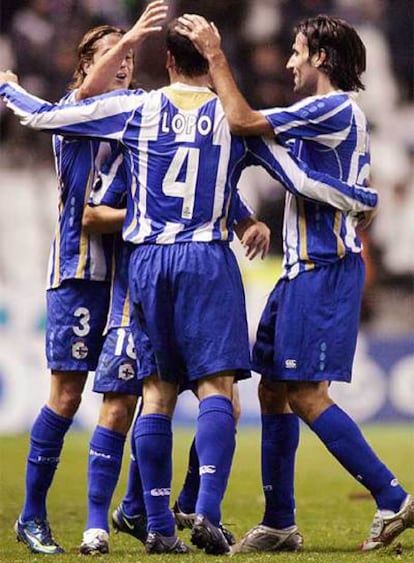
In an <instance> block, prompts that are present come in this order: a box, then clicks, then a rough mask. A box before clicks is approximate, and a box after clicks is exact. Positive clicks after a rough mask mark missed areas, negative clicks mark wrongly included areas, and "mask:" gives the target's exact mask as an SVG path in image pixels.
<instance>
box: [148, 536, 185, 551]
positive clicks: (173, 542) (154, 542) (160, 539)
mask: <svg viewBox="0 0 414 563" xmlns="http://www.w3.org/2000/svg"><path fill="white" fill-rule="evenodd" d="M145 551H146V552H147V553H191V549H190V548H189V547H188V545H186V544H185V543H184V542H183V541H182V540H180V538H177V536H162V535H161V534H160V533H158V532H148V536H147V541H146V542H145Z"/></svg>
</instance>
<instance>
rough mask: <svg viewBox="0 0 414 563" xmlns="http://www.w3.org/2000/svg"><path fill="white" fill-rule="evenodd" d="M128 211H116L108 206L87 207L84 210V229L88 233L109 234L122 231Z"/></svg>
mask: <svg viewBox="0 0 414 563" xmlns="http://www.w3.org/2000/svg"><path fill="white" fill-rule="evenodd" d="M125 215H126V209H115V208H113V207H109V206H107V205H97V206H92V205H86V206H85V209H84V210H83V216H82V227H83V228H84V229H85V231H86V232H87V233H96V234H99V233H100V234H107V233H118V232H120V231H121V230H122V225H123V224H124V220H125Z"/></svg>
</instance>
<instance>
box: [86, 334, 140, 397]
mask: <svg viewBox="0 0 414 563" xmlns="http://www.w3.org/2000/svg"><path fill="white" fill-rule="evenodd" d="M93 391H95V392H96V393H122V394H125V395H138V396H141V394H142V382H140V381H138V377H137V362H136V354H135V348H134V341H133V339H132V334H131V330H130V328H129V327H125V328H112V329H111V330H110V331H109V332H108V334H107V335H106V338H105V342H104V345H103V348H102V352H101V355H100V356H99V362H98V367H97V368H96V372H95V379H94V382H93Z"/></svg>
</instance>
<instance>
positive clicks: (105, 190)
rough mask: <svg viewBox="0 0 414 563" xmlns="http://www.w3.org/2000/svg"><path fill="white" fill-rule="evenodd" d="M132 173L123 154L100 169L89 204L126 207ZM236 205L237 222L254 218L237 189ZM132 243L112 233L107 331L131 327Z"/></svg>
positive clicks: (116, 207)
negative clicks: (130, 281) (129, 288)
mask: <svg viewBox="0 0 414 563" xmlns="http://www.w3.org/2000/svg"><path fill="white" fill-rule="evenodd" d="M130 185H131V175H130V174H129V170H128V168H127V167H126V166H124V165H123V155H122V154H120V155H119V157H118V158H116V159H115V160H114V162H113V163H112V165H111V166H110V168H109V169H108V170H101V171H100V172H99V176H98V179H97V181H96V183H95V185H94V186H93V187H92V191H91V195H90V198H89V205H92V206H98V205H106V206H108V207H113V208H115V209H121V208H124V207H125V206H126V198H127V193H128V190H129V188H130ZM235 195H236V197H235V204H234V217H235V222H236V223H239V222H241V221H243V220H244V219H246V218H248V217H251V216H252V214H253V212H252V210H251V209H250V207H249V206H248V205H247V203H246V202H245V201H244V200H243V198H242V197H241V194H240V193H239V192H237V193H236V194H235ZM131 249H132V246H131V245H129V244H125V243H124V241H123V240H122V237H121V234H120V233H119V235H118V234H115V235H114V236H113V253H112V278H111V294H110V304H109V311H108V320H107V324H106V327H105V333H107V332H108V331H109V330H110V329H113V328H119V327H124V328H125V327H128V326H129V321H130V320H129V307H130V305H129V291H128V266H129V256H130V253H131Z"/></svg>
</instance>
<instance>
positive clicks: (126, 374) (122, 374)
mask: <svg viewBox="0 0 414 563" xmlns="http://www.w3.org/2000/svg"><path fill="white" fill-rule="evenodd" d="M134 377H135V366H134V365H133V364H132V363H131V362H123V363H122V364H121V365H120V366H119V370H118V379H122V381H129V380H130V379H133V378H134Z"/></svg>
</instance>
